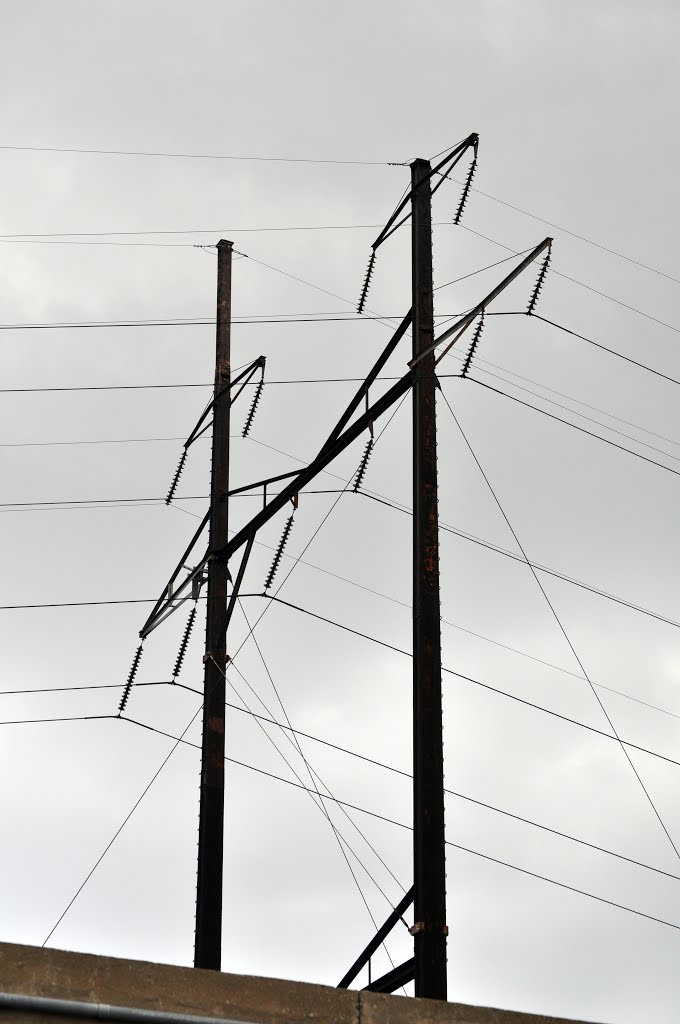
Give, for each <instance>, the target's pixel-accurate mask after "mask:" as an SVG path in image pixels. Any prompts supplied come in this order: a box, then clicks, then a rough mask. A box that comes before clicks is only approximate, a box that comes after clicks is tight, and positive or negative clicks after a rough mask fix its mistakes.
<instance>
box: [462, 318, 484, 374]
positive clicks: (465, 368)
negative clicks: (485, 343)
mask: <svg viewBox="0 0 680 1024" xmlns="http://www.w3.org/2000/svg"><path fill="white" fill-rule="evenodd" d="M483 330H484V310H482V312H481V314H480V316H479V323H478V324H477V327H476V328H475V333H474V334H473V336H472V341H471V343H470V348H469V349H468V354H467V355H466V357H465V362H464V363H463V369H462V371H461V377H467V372H468V370H469V369H470V364H471V362H472V360H473V359H474V357H475V354H476V352H477V346H478V345H479V340H480V338H481V336H482V331H483Z"/></svg>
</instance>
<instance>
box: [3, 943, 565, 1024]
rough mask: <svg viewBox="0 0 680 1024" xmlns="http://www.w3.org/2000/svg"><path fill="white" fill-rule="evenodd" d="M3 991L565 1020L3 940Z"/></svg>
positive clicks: (170, 1005)
mask: <svg viewBox="0 0 680 1024" xmlns="http://www.w3.org/2000/svg"><path fill="white" fill-rule="evenodd" d="M0 991H3V992H12V993H18V994H22V995H33V996H47V997H50V998H53V999H74V1000H78V1001H82V1002H93V1003H108V1004H111V1005H117V1006H129V1007H135V1008H139V1009H146V1010H166V1011H170V1012H173V1013H190V1014H205V1015H206V1016H213V1017H222V1016H223V1017H230V1018H232V1019H234V1020H239V1021H241V1020H242V1021H248V1022H251V1024H560V1021H558V1020H557V1018H555V1017H540V1016H535V1015H534V1014H527V1013H513V1012H511V1011H507V1010H492V1009H486V1008H484V1007H473V1006H462V1005H460V1004H459V1003H439V1002H434V1001H431V1000H429V999H406V998H404V997H403V996H396V995H380V994H378V993H373V992H355V991H345V990H339V989H335V988H328V987H326V986H325V985H307V984H303V983H301V982H293V981H279V980H277V979H274V978H256V977H250V976H247V975H237V974H221V973H217V972H215V971H197V970H192V969H190V968H187V967H170V966H167V965H165V964H151V963H144V962H143V961H137V960H116V959H113V958H111V957H102V956H90V955H87V954H83V953H65V952H62V951H60V950H54V949H40V948H36V947H34V946H16V945H10V944H9V943H0ZM58 1019H59V1020H61V1021H74V1022H75V1018H69V1017H60V1018H58ZM79 1019H80V1020H82V1019H83V1018H79ZM92 1019H93V1020H94V1019H95V1018H94V1016H93V1018H92ZM47 1020H48V1018H47V1017H44V1016H42V1015H37V1014H28V1013H26V1012H22V1013H21V1014H17V1013H15V1012H13V1011H12V1012H10V1011H0V1021H2V1022H3V1024H4V1022H5V1021H7V1022H8V1024H9V1022H12V1024H14V1022H19V1021H21V1022H22V1024H38V1022H41V1024H44V1022H45V1021H47ZM49 1020H51V1021H54V1020H57V1018H55V1017H50V1018H49ZM561 1024H578V1022H576V1021H571V1022H567V1021H561Z"/></svg>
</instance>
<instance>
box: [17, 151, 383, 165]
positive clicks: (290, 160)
mask: <svg viewBox="0 0 680 1024" xmlns="http://www.w3.org/2000/svg"><path fill="white" fill-rule="evenodd" d="M0 150H7V151H11V152H15V153H78V154H88V155H92V154H94V155H96V156H153V157H169V158H171V159H173V160H175V159H179V160H238V161H254V162H257V163H279V164H281V163H282V164H342V165H350V164H351V165H354V166H366V167H401V166H403V165H402V164H400V163H397V162H396V161H393V160H331V159H324V158H320V157H306V156H241V155H234V154H233V153H171V152H156V151H148V150H139V149H80V148H76V147H67V146H0Z"/></svg>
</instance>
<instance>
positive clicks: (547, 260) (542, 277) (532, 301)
mask: <svg viewBox="0 0 680 1024" xmlns="http://www.w3.org/2000/svg"><path fill="white" fill-rule="evenodd" d="M551 256H552V242H549V243H548V251H547V252H546V254H545V259H544V260H543V266H542V267H541V269H540V271H539V274H538V279H537V281H536V284H535V285H534V290H533V292H532V293H531V298H530V299H529V305H528V306H527V316H531V314H532V313H533V311H534V310H535V309H536V304H537V302H538V296H539V295H540V293H541V288H542V287H543V284H544V282H545V278H546V274H547V273H548V267H549V266H550V258H551Z"/></svg>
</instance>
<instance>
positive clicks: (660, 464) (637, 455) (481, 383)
mask: <svg viewBox="0 0 680 1024" xmlns="http://www.w3.org/2000/svg"><path fill="white" fill-rule="evenodd" d="M465 379H466V380H470V381H472V382H473V383H474V384H478V385H479V386H480V387H482V388H486V389H487V391H493V392H494V393H495V394H497V395H502V396H503V397H504V398H509V399H511V400H512V401H513V402H517V403H518V404H519V405H523V406H525V407H526V408H527V409H533V410H534V412H540V413H542V414H543V416H548V417H549V418H550V419H551V420H557V422H558V423H564V424H565V425H566V426H567V427H571V428H572V429H573V430H578V431H580V432H581V433H582V434H587V435H588V437H594V438H595V439H596V440H597V441H602V443H603V444H608V445H611V447H612V448H617V449H618V450H619V451H621V452H627V454H628V455H634V456H635V458H636V459H642V461H643V462H648V463H649V464H650V465H651V466H656V467H657V468H658V469H664V470H665V471H666V472H667V473H672V474H673V475H674V476H680V470H677V469H673V468H672V467H671V466H666V465H665V464H664V463H663V462H657V461H656V459H650V458H649V457H648V456H646V455H642V454H641V453H640V452H636V451H633V449H632V448H626V447H625V445H621V444H617V443H616V441H610V440H609V438H607V437H602V436H601V435H600V434H595V433H593V431H592V430H586V428H585V427H580V426H579V425H578V424H577V423H570V422H569V420H564V419H562V417H561V416H556V415H555V414H554V413H552V412H548V410H547V409H540V408H539V407H538V406H537V405H532V404H531V403H530V402H525V401H524V400H523V399H521V398H517V397H516V395H509V394H508V393H507V392H506V391H501V390H499V388H494V387H492V385H491V384H485V383H484V381H482V380H477V378H476V377H470V376H467V377H466V378H465ZM516 386H518V385H516ZM523 390H524V389H523ZM545 401H546V402H549V401H550V399H545ZM551 404H552V405H556V404H557V403H555V402H552V403H551ZM560 408H562V406H560ZM576 415H577V416H578V415H580V414H579V413H576ZM617 433H618V431H617ZM640 443H641V444H642V443H643V442H640ZM668 457H669V458H671V459H672V458H674V457H675V456H673V455H669V456H668Z"/></svg>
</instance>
